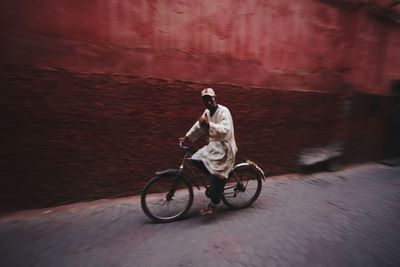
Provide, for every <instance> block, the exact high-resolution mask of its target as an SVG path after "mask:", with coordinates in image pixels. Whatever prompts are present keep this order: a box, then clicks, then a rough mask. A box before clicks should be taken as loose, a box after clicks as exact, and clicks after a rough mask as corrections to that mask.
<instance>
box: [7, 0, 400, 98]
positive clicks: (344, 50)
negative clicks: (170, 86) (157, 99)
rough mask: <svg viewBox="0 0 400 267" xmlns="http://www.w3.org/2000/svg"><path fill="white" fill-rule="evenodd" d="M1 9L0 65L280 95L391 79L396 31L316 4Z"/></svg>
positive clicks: (370, 88)
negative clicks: (225, 85) (211, 84)
mask: <svg viewBox="0 0 400 267" xmlns="http://www.w3.org/2000/svg"><path fill="white" fill-rule="evenodd" d="M327 2H329V1H327ZM330 2H334V1H330ZM0 10H1V11H0V12H1V26H0V27H1V39H2V41H1V43H2V51H3V55H2V56H1V59H0V60H1V61H0V62H1V63H3V64H28V65H34V66H37V67H42V68H65V69H69V70H72V71H82V72H113V73H125V74H136V75H141V76H149V77H159V78H165V79H171V78H173V79H180V80H188V81H198V82H217V83H234V84H242V85H249V84H251V85H257V86H263V87H269V88H277V89H289V90H293V89H299V90H317V91H327V90H329V91H340V90H342V89H343V85H345V84H351V85H354V86H355V87H356V88H358V89H360V90H362V91H364V92H371V93H378V94H386V93H388V87H389V86H388V85H389V81H390V80H391V79H394V78H397V79H400V60H398V58H400V34H399V29H398V27H397V28H396V27H395V25H391V24H390V23H386V22H382V21H379V20H377V19H376V18H374V17H373V16H372V15H369V14H368V13H367V12H366V10H365V8H355V7H351V6H350V7H346V6H345V7H340V6H339V7H338V6H335V5H329V4H327V3H325V2H321V1H317V0H303V1H298V0H288V1H274V0H263V1H228V0H222V1H213V0H206V1H203V0H202V1H195V0H192V1H152V0H136V1H102V0H97V1H96V0H93V1H40V2H39V3H37V2H34V1H16V0H6V1H1V3H0Z"/></svg>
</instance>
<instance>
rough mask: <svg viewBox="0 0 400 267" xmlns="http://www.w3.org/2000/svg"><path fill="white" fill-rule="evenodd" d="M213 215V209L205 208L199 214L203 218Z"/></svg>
mask: <svg viewBox="0 0 400 267" xmlns="http://www.w3.org/2000/svg"><path fill="white" fill-rule="evenodd" d="M214 213H215V208H205V209H201V210H200V214H201V215H203V216H206V215H213V214H214Z"/></svg>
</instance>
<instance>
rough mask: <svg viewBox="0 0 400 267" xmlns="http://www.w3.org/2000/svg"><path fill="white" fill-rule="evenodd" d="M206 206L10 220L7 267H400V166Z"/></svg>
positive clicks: (1, 253)
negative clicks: (210, 212)
mask: <svg viewBox="0 0 400 267" xmlns="http://www.w3.org/2000/svg"><path fill="white" fill-rule="evenodd" d="M195 191H196V192H198V191H197V189H196V190H195ZM206 203H207V200H206V198H205V197H204V195H203V193H198V194H196V196H195V202H194V205H193V207H192V209H191V212H190V213H189V214H188V216H187V218H186V219H184V220H182V221H179V222H174V223H168V224H155V223H152V222H150V221H149V219H147V217H146V216H145V215H144V214H143V213H142V211H141V208H140V204H139V198H138V197H137V196H136V197H129V198H122V199H114V200H101V201H95V202H90V203H80V204H74V205H68V206H63V207H58V208H53V209H47V210H34V211H23V212H18V213H13V214H8V215H5V216H2V217H0V266H3V267H8V266H10V267H11V266H16V267H17V266H74V267H75V266H97V267H98V266H135V267H136V266H143V267H152V266H168V267H170V266H202V267H204V266H230V267H234V266H363V267H364V266H400V209H399V207H400V167H388V166H384V165H379V164H374V163H370V164H365V165H358V166H352V167H348V168H346V169H344V170H342V171H340V172H336V173H317V174H312V175H307V176H302V175H297V174H292V175H285V176H280V177H273V179H269V180H268V181H267V182H266V183H264V184H263V190H262V192H261V195H260V198H259V199H258V200H257V201H256V203H255V204H254V205H253V206H252V207H250V208H247V209H244V210H239V211H231V210H228V209H227V208H225V207H220V209H219V210H218V214H217V215H216V216H214V217H200V216H199V215H198V214H197V212H198V209H200V207H202V206H203V205H205V204H206Z"/></svg>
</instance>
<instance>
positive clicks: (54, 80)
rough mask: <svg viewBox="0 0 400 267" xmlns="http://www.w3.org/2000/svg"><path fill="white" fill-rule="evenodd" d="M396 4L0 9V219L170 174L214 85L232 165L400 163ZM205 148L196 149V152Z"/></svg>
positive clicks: (176, 3)
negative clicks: (330, 151) (336, 154)
mask: <svg viewBox="0 0 400 267" xmlns="http://www.w3.org/2000/svg"><path fill="white" fill-rule="evenodd" d="M399 14H400V4H399V1H389V0H387V1H383V0H382V1H378V0H376V1H372V0H371V1H368V0H347V1H345V0H336V1H335V0H325V1H320V0H302V1H298V0H287V1H280V0H246V1H234V0H222V1H213V0H187V1H182V0H170V1H162V0H158V1H157V0H130V1H128V0H126V1H125V0H124V1H123V0H90V1H67V0H59V1H50V0H43V1H24V0H3V1H1V2H0V22H1V23H0V27H1V32H0V47H1V55H0V82H1V85H0V87H1V89H0V90H1V97H0V105H1V107H2V112H1V115H0V116H1V132H0V134H1V138H0V142H1V149H0V153H1V161H0V166H1V169H0V171H1V172H0V177H1V183H0V210H1V211H2V212H4V211H11V210H19V209H27V208H38V207H48V206H53V205H59V204H64V203H72V202H77V201H83V200H91V199H98V198H108V197H118V196H127V195H133V194H138V193H140V190H141V189H142V187H143V185H144V183H145V182H146V181H147V180H148V179H149V178H150V177H152V176H153V173H154V171H158V170H162V169H165V168H171V167H175V166H177V165H178V164H179V159H180V156H181V154H180V151H179V149H178V146H177V140H178V137H180V136H183V135H184V134H185V133H186V131H187V130H188V129H189V128H190V127H191V126H192V124H193V123H194V122H195V120H196V119H197V118H198V117H199V116H200V115H201V112H202V111H203V106H202V102H201V99H200V91H201V89H202V88H204V87H213V88H214V89H215V91H216V93H217V100H218V102H219V103H221V104H223V105H226V106H228V107H229V109H230V110H231V112H232V115H233V119H234V124H235V131H236V132H235V134H236V140H237V144H238V147H239V153H238V161H241V160H244V159H252V160H254V161H256V162H257V163H258V164H259V165H260V166H261V167H262V168H263V169H264V170H265V171H266V173H267V175H276V174H283V173H290V172H296V171H298V170H299V158H301V155H303V154H304V151H310V149H319V148H321V149H323V148H326V147H329V146H330V145H332V144H338V146H340V158H341V161H342V163H344V164H349V163H355V162H363V161H369V160H385V159H393V158H396V157H400V149H399V136H400V127H399V125H400V108H399V106H400V101H399V95H400V27H399V24H400V16H399ZM200 145H202V144H197V146H200Z"/></svg>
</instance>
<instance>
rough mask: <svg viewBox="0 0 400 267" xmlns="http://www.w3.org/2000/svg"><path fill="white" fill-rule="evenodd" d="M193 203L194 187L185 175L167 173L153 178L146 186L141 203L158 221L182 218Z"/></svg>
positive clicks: (150, 216) (145, 211)
mask: <svg viewBox="0 0 400 267" xmlns="http://www.w3.org/2000/svg"><path fill="white" fill-rule="evenodd" d="M192 204H193V188H192V186H191V184H190V183H189V182H188V181H187V180H186V179H185V178H184V177H183V176H179V177H177V176H176V174H174V173H166V174H162V175H159V176H156V177H154V178H152V179H151V180H150V181H149V182H148V183H147V184H146V185H145V187H144V190H143V192H142V195H141V205H142V209H143V211H144V213H145V214H146V215H147V216H148V217H149V218H150V219H152V220H154V221H156V222H172V221H176V220H179V219H181V218H182V217H183V216H185V214H186V213H187V212H188V210H189V209H190V207H191V206H192Z"/></svg>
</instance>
